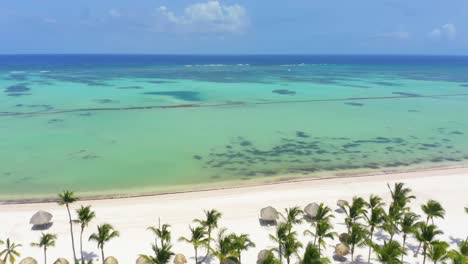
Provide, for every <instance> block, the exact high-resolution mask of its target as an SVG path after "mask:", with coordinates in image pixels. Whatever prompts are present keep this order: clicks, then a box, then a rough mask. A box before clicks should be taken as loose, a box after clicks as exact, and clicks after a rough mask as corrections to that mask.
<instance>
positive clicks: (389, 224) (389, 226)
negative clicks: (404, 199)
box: [380, 203, 405, 241]
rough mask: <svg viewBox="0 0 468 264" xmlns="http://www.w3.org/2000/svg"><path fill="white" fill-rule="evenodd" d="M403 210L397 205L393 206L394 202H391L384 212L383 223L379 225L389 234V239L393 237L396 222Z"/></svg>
mask: <svg viewBox="0 0 468 264" xmlns="http://www.w3.org/2000/svg"><path fill="white" fill-rule="evenodd" d="M404 212H405V210H401V208H400V207H399V206H395V204H394V203H392V204H391V205H390V206H389V207H388V212H387V213H384V216H383V218H384V219H383V223H382V225H381V226H380V227H381V228H382V229H383V230H384V231H385V232H387V233H388V234H389V235H390V239H389V241H392V240H393V237H394V236H395V234H396V232H397V231H398V223H399V222H400V221H401V218H402V216H403V214H404Z"/></svg>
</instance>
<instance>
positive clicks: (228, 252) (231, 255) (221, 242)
mask: <svg viewBox="0 0 468 264" xmlns="http://www.w3.org/2000/svg"><path fill="white" fill-rule="evenodd" d="M225 233H226V228H222V229H221V230H219V233H218V239H217V240H216V243H215V248H212V249H211V251H212V252H213V255H215V256H216V258H218V260H219V264H224V263H225V262H228V261H233V262H234V263H236V262H237V257H236V256H235V254H236V252H235V251H234V243H233V241H232V236H227V235H225Z"/></svg>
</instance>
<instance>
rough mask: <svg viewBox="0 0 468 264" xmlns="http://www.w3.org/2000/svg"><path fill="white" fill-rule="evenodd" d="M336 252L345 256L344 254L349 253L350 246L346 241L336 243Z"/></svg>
mask: <svg viewBox="0 0 468 264" xmlns="http://www.w3.org/2000/svg"><path fill="white" fill-rule="evenodd" d="M335 253H336V254H337V255H338V256H341V257H344V256H346V255H348V254H349V247H348V246H347V245H346V244H344V243H340V244H338V245H336V247H335Z"/></svg>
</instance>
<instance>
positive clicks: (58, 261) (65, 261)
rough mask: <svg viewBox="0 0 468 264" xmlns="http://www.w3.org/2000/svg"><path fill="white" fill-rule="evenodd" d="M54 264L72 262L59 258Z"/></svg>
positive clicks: (68, 263)
mask: <svg viewBox="0 0 468 264" xmlns="http://www.w3.org/2000/svg"><path fill="white" fill-rule="evenodd" d="M54 264H70V262H68V260H66V259H64V258H58V259H57V260H56V261H55V262H54Z"/></svg>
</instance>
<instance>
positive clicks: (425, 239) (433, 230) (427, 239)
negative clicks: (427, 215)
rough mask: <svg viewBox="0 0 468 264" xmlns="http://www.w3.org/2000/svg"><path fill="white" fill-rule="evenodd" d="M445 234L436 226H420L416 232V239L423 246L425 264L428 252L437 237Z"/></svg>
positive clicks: (423, 224) (424, 224)
mask: <svg viewBox="0 0 468 264" xmlns="http://www.w3.org/2000/svg"><path fill="white" fill-rule="evenodd" d="M441 234H443V232H442V231H440V230H439V229H437V227H436V226H435V225H427V224H426V223H422V224H420V225H418V228H417V230H416V232H415V237H416V239H417V240H418V241H419V242H420V243H421V244H422V245H423V256H424V258H423V264H425V263H426V257H427V250H428V249H429V246H430V245H431V243H432V242H433V241H435V237H436V236H437V235H441Z"/></svg>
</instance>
